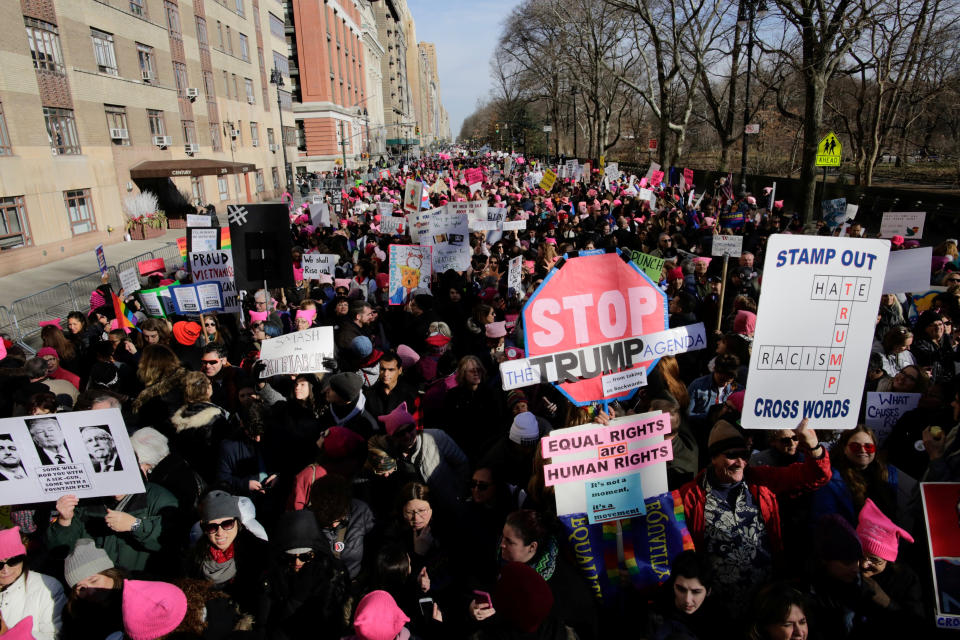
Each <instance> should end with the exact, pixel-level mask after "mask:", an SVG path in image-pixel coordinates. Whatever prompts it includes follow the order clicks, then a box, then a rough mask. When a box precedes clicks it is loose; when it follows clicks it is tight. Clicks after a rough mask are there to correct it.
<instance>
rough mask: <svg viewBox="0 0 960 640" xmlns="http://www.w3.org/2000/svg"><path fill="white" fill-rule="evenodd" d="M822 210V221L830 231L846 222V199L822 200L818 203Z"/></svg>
mask: <svg viewBox="0 0 960 640" xmlns="http://www.w3.org/2000/svg"><path fill="white" fill-rule="evenodd" d="M820 208H821V209H822V210H823V221H824V222H826V223H827V226H828V227H830V228H831V229H836V228H837V227H839V226H840V225H841V224H843V223H844V222H846V221H847V199H846V198H836V199H834V200H824V201H823V202H821V203H820Z"/></svg>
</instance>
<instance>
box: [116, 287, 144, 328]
mask: <svg viewBox="0 0 960 640" xmlns="http://www.w3.org/2000/svg"><path fill="white" fill-rule="evenodd" d="M110 295H111V296H112V297H113V313H114V315H116V316H117V326H119V327H120V328H121V329H123V330H124V331H125V332H126V333H130V329H136V328H137V317H136V316H135V315H133V312H132V311H130V310H129V309H127V305H125V304H124V303H123V300H121V299H120V298H118V297H117V294H115V293H114V292H113V291H111V292H110Z"/></svg>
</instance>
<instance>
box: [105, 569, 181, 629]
mask: <svg viewBox="0 0 960 640" xmlns="http://www.w3.org/2000/svg"><path fill="white" fill-rule="evenodd" d="M121 608H122V610H123V630H124V631H125V632H126V634H127V636H128V637H129V638H131V639H132V640H153V639H154V638H161V637H163V636H165V635H167V634H168V633H170V632H171V631H173V630H174V629H176V628H177V627H179V626H180V623H181V622H183V618H184V616H186V615H187V596H186V595H185V594H184V593H183V591H182V590H181V589H180V587H177V586H176V585H173V584H170V583H169V582H147V581H145V580H126V581H124V583H123V604H122V607H121Z"/></svg>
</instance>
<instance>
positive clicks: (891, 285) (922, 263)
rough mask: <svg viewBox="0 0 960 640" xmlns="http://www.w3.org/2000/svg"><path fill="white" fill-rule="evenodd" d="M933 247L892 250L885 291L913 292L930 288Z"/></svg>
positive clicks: (884, 284) (885, 280)
mask: <svg viewBox="0 0 960 640" xmlns="http://www.w3.org/2000/svg"><path fill="white" fill-rule="evenodd" d="M932 260H933V247H920V248H918V249H907V250H905V251H891V252H890V260H889V261H888V262H887V274H886V276H885V277H884V279H883V292H884V293H907V292H910V293H913V292H915V291H916V292H921V291H926V290H927V289H929V288H930V266H931V262H932Z"/></svg>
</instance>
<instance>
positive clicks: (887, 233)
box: [880, 211, 927, 240]
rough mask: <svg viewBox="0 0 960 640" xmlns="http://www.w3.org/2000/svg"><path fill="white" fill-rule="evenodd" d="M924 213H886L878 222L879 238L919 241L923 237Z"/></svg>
mask: <svg viewBox="0 0 960 640" xmlns="http://www.w3.org/2000/svg"><path fill="white" fill-rule="evenodd" d="M926 217H927V214H926V212H925V211H886V212H884V214H883V220H881V221H880V237H881V238H892V237H893V236H903V237H904V238H907V239H914V240H919V239H920V238H922V237H923V222H924V219H925V218H926Z"/></svg>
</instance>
